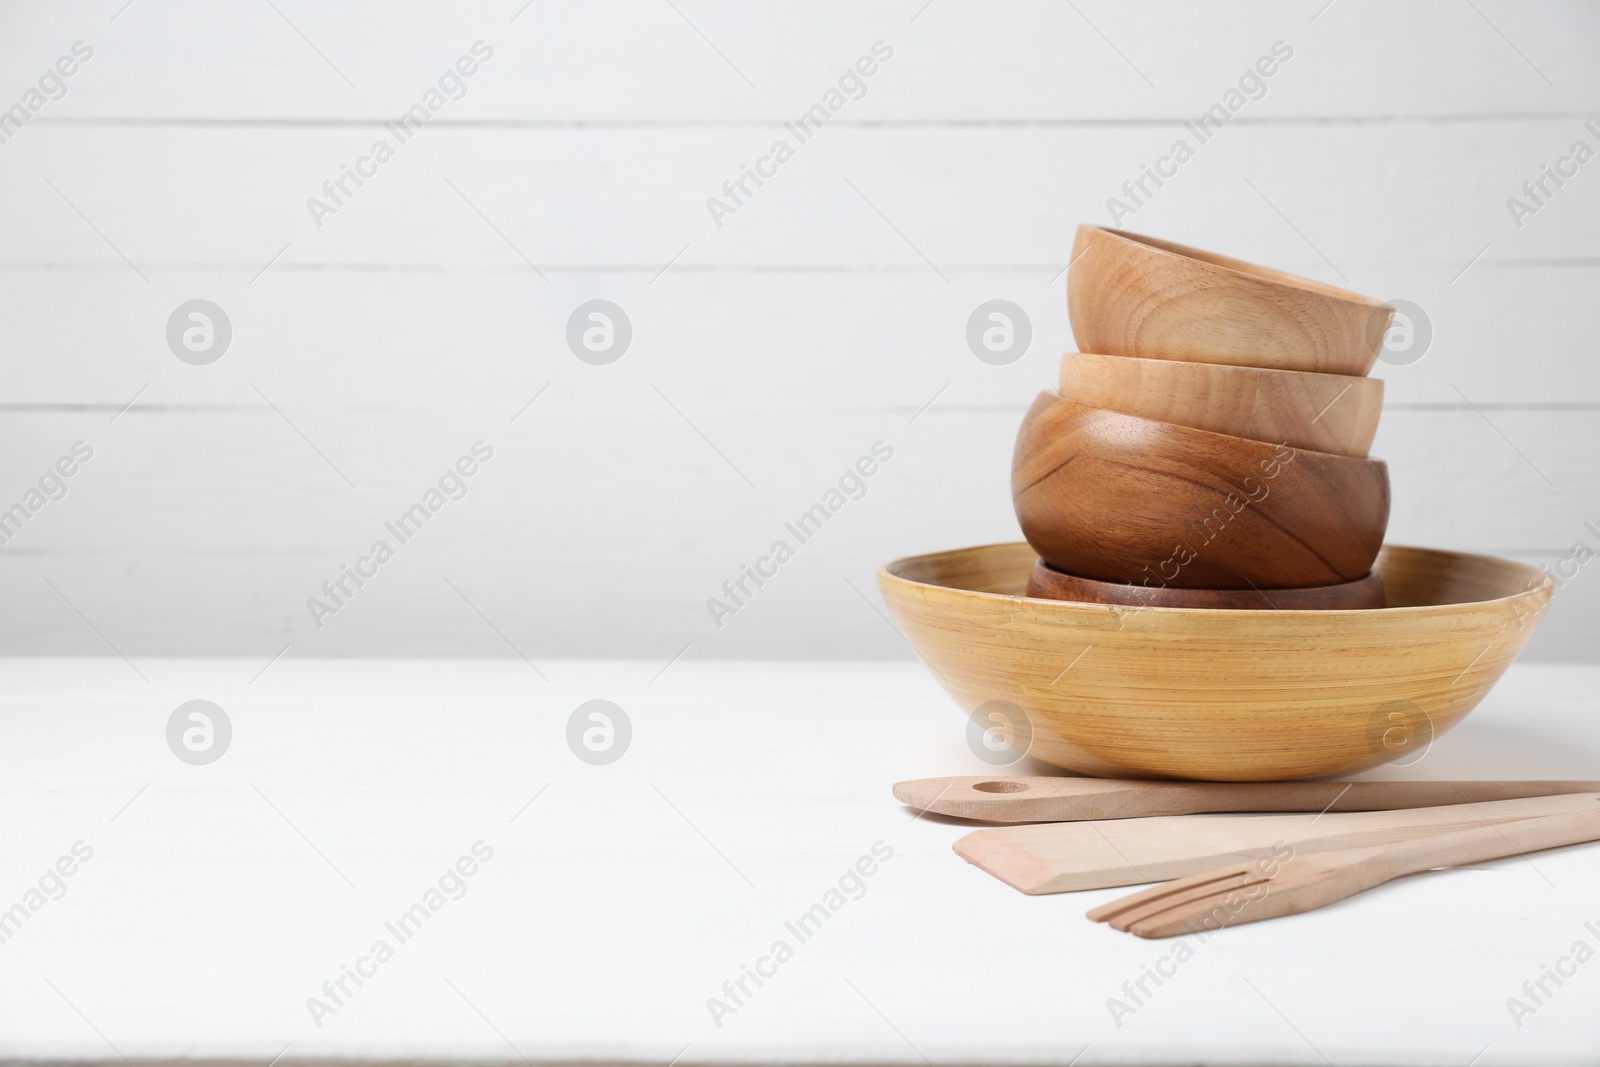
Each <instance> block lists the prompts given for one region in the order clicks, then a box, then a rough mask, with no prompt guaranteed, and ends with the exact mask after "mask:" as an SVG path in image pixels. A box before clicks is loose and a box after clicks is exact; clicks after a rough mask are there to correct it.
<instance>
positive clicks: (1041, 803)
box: [894, 777, 1600, 823]
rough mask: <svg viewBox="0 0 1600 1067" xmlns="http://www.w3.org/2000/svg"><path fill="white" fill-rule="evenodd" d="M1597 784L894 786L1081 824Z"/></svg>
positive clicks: (1532, 793) (1029, 781) (932, 802)
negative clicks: (1151, 816) (1110, 820)
mask: <svg viewBox="0 0 1600 1067" xmlns="http://www.w3.org/2000/svg"><path fill="white" fill-rule="evenodd" d="M1597 792H1600V782H1165V781H1138V780H1123V779H1115V778H1052V777H1034V778H1025V777H999V778H992V777H991V778H984V777H964V778H918V779H916V780H915V781H910V782H897V783H896V784H895V787H894V795H895V796H896V797H897V798H898V799H899V800H900V801H901V803H903V804H907V805H909V806H911V807H913V808H916V809H917V810H919V811H925V812H927V811H931V812H934V813H936V814H939V815H952V816H955V817H956V818H960V819H977V820H981V821H983V822H998V823H1024V822H1080V821H1084V820H1090V819H1135V818H1143V817H1145V816H1150V815H1192V814H1196V813H1201V812H1224V811H1318V812H1320V811H1390V810H1393V809H1396V808H1427V807H1436V806H1438V805H1441V804H1476V803H1480V802H1482V801H1490V800H1512V799H1515V798H1517V797H1543V796H1556V795H1558V794H1562V793H1597Z"/></svg>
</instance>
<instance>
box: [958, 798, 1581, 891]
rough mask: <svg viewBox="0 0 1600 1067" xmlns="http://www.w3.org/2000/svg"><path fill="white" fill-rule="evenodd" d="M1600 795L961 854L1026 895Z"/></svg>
mask: <svg viewBox="0 0 1600 1067" xmlns="http://www.w3.org/2000/svg"><path fill="white" fill-rule="evenodd" d="M1594 806H1600V792H1597V793H1576V794H1567V795H1563V796H1554V797H1526V798H1523V799H1520V800H1497V801H1485V802H1483V803H1481V804H1453V805H1447V806H1442V807H1435V808H1405V809H1401V810H1399V811H1362V812H1330V813H1329V814H1326V815H1319V814H1316V813H1307V814H1303V815H1246V816H1240V815H1173V816H1167V817H1162V818H1154V819H1113V820H1110V821H1106V822H1076V823H1039V824H1035V825H1031V826H994V827H989V828H988V829H984V830H975V831H973V832H972V833H970V834H967V835H966V836H965V837H963V838H961V839H960V840H958V841H957V842H956V843H955V846H954V847H955V851H956V854H957V855H959V856H961V858H963V859H965V860H966V861H967V862H968V863H971V864H973V865H974V866H977V867H980V868H982V869H983V870H985V871H987V872H989V873H990V874H992V875H994V876H995V877H996V878H998V879H1000V880H1001V881H1002V882H1005V883H1006V884H1007V885H1009V886H1011V887H1012V888H1014V889H1019V890H1021V891H1022V892H1024V893H1030V894H1040V893H1067V892H1074V891H1077V890H1081V889H1104V888H1107V887H1108V886H1117V885H1140V884H1143V883H1145V882H1161V881H1166V880H1167V879H1169V878H1182V877H1184V876H1185V875H1190V874H1197V873H1199V872H1201V871H1208V870H1212V869H1213V868H1216V867H1221V866H1223V865H1224V864H1227V863H1235V862H1241V861H1244V860H1248V859H1270V858H1272V857H1278V858H1281V857H1283V856H1284V855H1287V854H1291V853H1292V854H1301V853H1308V852H1319V851H1326V850H1328V849H1334V848H1350V847H1355V846H1362V845H1383V844H1391V843H1395V842H1400V841H1408V840H1412V839H1414V838H1417V837H1424V836H1427V835H1429V834H1435V833H1439V832H1441V831H1445V830H1454V829H1462V828H1466V827H1472V826H1482V825H1485V824H1486V823H1490V822H1512V821H1515V820H1518V819H1528V818H1537V817H1539V816H1545V815H1559V814H1563V813H1567V812H1573V811H1587V810H1589V809H1590V808H1591V807H1594Z"/></svg>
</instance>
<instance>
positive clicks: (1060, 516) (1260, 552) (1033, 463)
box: [1011, 393, 1389, 589]
mask: <svg viewBox="0 0 1600 1067" xmlns="http://www.w3.org/2000/svg"><path fill="white" fill-rule="evenodd" d="M1011 496H1012V502H1013V503H1014V504H1015V506H1016V511H1017V520H1018V522H1020V523H1021V525H1022V534H1023V536H1024V537H1026V538H1027V539H1028V542H1029V543H1030V544H1032V545H1033V547H1034V548H1035V549H1037V550H1038V554H1039V555H1040V556H1041V557H1043V558H1044V559H1045V560H1046V561H1047V562H1049V563H1051V564H1052V565H1054V566H1056V567H1058V568H1060V569H1061V570H1064V571H1066V572H1067V573H1069V574H1078V575H1082V576H1084V577H1086V578H1098V579H1100V580H1101V581H1108V582H1137V583H1140V584H1145V583H1147V582H1148V583H1153V584H1165V585H1168V586H1173V587H1176V588H1181V589H1248V588H1250V587H1251V586H1258V587H1260V588H1262V589H1288V588H1293V587H1295V586H1303V585H1334V584H1336V583H1339V582H1351V581H1355V580H1356V579H1357V578H1360V577H1362V576H1363V575H1365V574H1366V573H1367V572H1368V571H1370V570H1371V569H1372V561H1373V559H1374V558H1375V557H1376V556H1377V554H1378V549H1379V547H1381V546H1382V544H1383V533H1384V529H1385V527H1386V526H1387V524H1388V521H1389V471H1388V468H1387V467H1386V466H1385V465H1384V463H1383V461H1382V460H1374V459H1353V458H1351V457H1349V456H1333V455H1329V454H1328V453H1326V452H1310V451H1306V450H1304V449H1294V448H1289V447H1287V446H1283V445H1272V444H1267V443H1265V442H1262V441H1247V440H1245V439H1244V438H1242V437H1229V436H1227V435H1225V434H1216V433H1211V432H1209V431H1207V430H1196V429H1192V428H1191V427H1187V426H1175V425H1173V424H1172V423H1167V422H1153V421H1151V420H1150V419H1140V418H1136V417H1134V416H1132V415H1121V414H1118V413H1117V412H1114V411H1105V410H1103V409H1101V408H1091V407H1084V406H1083V405H1082V404H1074V403H1072V402H1071V401H1070V400H1063V399H1062V398H1061V397H1059V396H1057V395H1056V394H1054V393H1041V394H1040V395H1039V398H1038V399H1037V400H1035V401H1034V403H1033V406H1032V407H1030V408H1029V409H1028V413H1027V415H1026V416H1025V417H1024V418H1023V422H1022V428H1021V429H1020V430H1019V431H1018V433H1017V444H1016V450H1015V452H1014V454H1013V457H1012V466H1011Z"/></svg>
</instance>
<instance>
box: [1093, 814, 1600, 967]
mask: <svg viewBox="0 0 1600 1067" xmlns="http://www.w3.org/2000/svg"><path fill="white" fill-rule="evenodd" d="M1594 801H1595V802H1594V803H1592V804H1591V805H1590V806H1589V808H1588V809H1587V810H1580V811H1575V812H1568V813H1566V814H1563V815H1547V816H1544V817H1542V818H1534V819H1520V820H1517V821H1515V822H1508V823H1495V824H1493V825H1490V826H1477V827H1473V828H1471V829H1463V830H1450V831H1447V832H1445V833H1441V834H1435V835H1431V836H1428V837H1419V838H1416V839H1414V840H1411V841H1402V842H1398V843H1394V844H1388V845H1373V846H1367V847H1364V848H1341V849H1332V850H1329V851H1325V852H1309V853H1305V854H1303V855H1295V856H1293V857H1290V858H1287V859H1285V860H1283V861H1282V862H1274V863H1263V862H1261V861H1259V860H1258V861H1254V862H1251V863H1243V864H1234V865H1231V866H1227V867H1221V868H1218V869H1216V870H1213V871H1207V872H1205V873H1203V874H1197V875H1194V876H1193V877H1189V878H1180V879H1178V880H1177V881H1174V882H1168V883H1167V884H1166V885H1161V886H1157V887H1155V888H1154V889H1147V890H1145V891H1144V892H1142V893H1134V894H1133V895H1131V896H1126V897H1123V898H1121V899H1120V900H1114V901H1112V902H1111V903H1109V904H1106V905H1103V906H1101V907H1098V908H1095V909H1094V910H1093V911H1091V912H1089V918H1091V919H1093V920H1095V921H1096V922H1108V923H1110V924H1111V925H1112V926H1114V927H1115V928H1117V929H1118V930H1126V931H1128V932H1129V933H1133V934H1138V935H1139V936H1140V937H1172V936H1175V935H1177V934H1187V933H1199V932H1202V931H1208V930H1215V929H1218V928H1220V927H1223V926H1235V925H1238V924H1239V923H1248V922H1257V921H1259V920H1261V919H1276V918H1278V917H1279V916H1282V915H1296V914H1299V913H1300V912H1303V911H1310V910H1312V909H1313V908H1320V907H1322V906H1323V905H1324V904H1331V903H1333V902H1334V901H1336V900H1343V899H1344V898H1345V897H1348V896H1353V895H1355V894H1356V893H1359V892H1361V891H1362V890H1365V889H1371V888H1372V887H1373V886H1375V885H1381V884H1383V883H1384V882H1387V881H1389V880H1390V879H1393V878H1398V877H1400V876H1401V875H1405V874H1416V873H1418V872H1419V871H1426V870H1431V869H1432V868H1434V867H1449V866H1454V865H1457V864H1462V863H1481V862H1482V861H1484V860H1492V859H1500V858H1502V857H1505V856H1516V855H1519V854H1521V853H1524V852H1535V851H1537V850H1539V849H1544V848H1555V847H1557V846H1558V845H1576V844H1579V843H1581V842H1584V841H1594V840H1597V839H1600V797H1596V798H1594Z"/></svg>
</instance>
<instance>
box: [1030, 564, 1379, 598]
mask: <svg viewBox="0 0 1600 1067" xmlns="http://www.w3.org/2000/svg"><path fill="white" fill-rule="evenodd" d="M1040 569H1043V570H1047V571H1050V572H1051V573H1052V574H1059V575H1061V577H1063V578H1066V579H1068V580H1069V581H1074V582H1081V583H1082V584H1083V585H1085V586H1089V587H1090V588H1100V589H1105V590H1108V591H1109V590H1116V589H1123V588H1128V589H1140V588H1145V587H1143V586H1140V585H1138V584H1137V583H1135V582H1115V581H1107V580H1106V579H1104V578H1089V577H1086V576H1084V575H1082V574H1073V573H1072V572H1071V571H1064V570H1062V569H1061V568H1060V567H1057V566H1056V565H1055V564H1053V563H1051V562H1050V561H1049V560H1047V559H1045V558H1044V557H1043V556H1041V557H1039V558H1038V559H1036V560H1034V561H1033V570H1035V571H1037V570H1040ZM1382 577H1383V576H1382V575H1381V574H1379V573H1378V569H1377V567H1373V569H1372V570H1370V571H1368V572H1367V573H1365V574H1363V575H1362V576H1361V577H1359V578H1351V579H1350V580H1349V581H1347V582H1328V583H1325V584H1323V585H1291V586H1287V587H1284V588H1278V589H1256V590H1253V592H1257V593H1260V594H1262V595H1263V596H1265V595H1266V594H1268V593H1271V594H1273V595H1274V596H1276V595H1278V594H1280V593H1288V594H1291V595H1292V594H1294V593H1309V592H1311V591H1313V590H1317V589H1328V590H1332V589H1348V588H1350V587H1351V586H1353V585H1370V584H1371V583H1372V580H1373V579H1374V578H1377V579H1381V578H1382ZM1030 580H1031V574H1030ZM1157 588H1158V589H1165V588H1169V587H1167V586H1158V587H1157ZM1170 588H1171V589H1172V591H1173V592H1176V593H1218V592H1221V593H1243V592H1247V591H1250V590H1244V589H1191V588H1184V587H1182V586H1172V587H1170ZM1024 599H1026V600H1064V599H1069V598H1066V597H1056V596H1047V597H1027V596H1025V597H1024ZM1073 603H1077V604H1104V603H1105V601H1100V600H1078V601H1073ZM1113 606H1114V607H1124V608H1125V607H1156V606H1157V605H1155V604H1116V605H1113ZM1167 606H1171V605H1167ZM1230 610H1234V611H1257V610H1262V609H1257V608H1233V609H1230ZM1265 610H1267V611H1272V610H1275V609H1273V608H1267V609H1265ZM1318 610H1319V611H1321V610H1332V609H1318Z"/></svg>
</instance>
